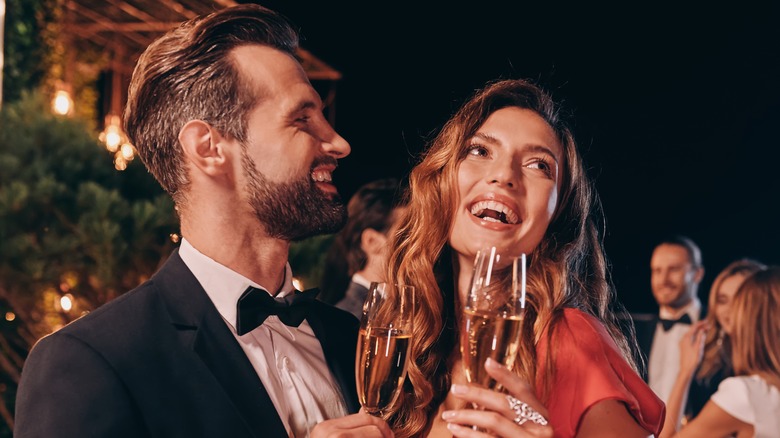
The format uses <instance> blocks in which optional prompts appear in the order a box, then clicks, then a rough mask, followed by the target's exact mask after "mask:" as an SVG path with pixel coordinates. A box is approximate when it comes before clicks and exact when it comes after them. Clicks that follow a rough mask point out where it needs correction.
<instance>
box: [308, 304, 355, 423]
mask: <svg viewBox="0 0 780 438" xmlns="http://www.w3.org/2000/svg"><path fill="white" fill-rule="evenodd" d="M306 320H307V321H308V322H309V325H310V326H311V328H312V330H313V331H314V335H315V336H317V339H319V341H320V345H321V346H322V351H323V353H324V354H325V361H326V362H327V363H328V367H329V368H330V370H331V373H332V374H333V378H334V379H335V380H336V383H338V385H339V389H341V394H342V396H343V397H344V402H345V403H346V405H347V411H348V412H349V413H355V412H357V411H358V410H359V409H360V403H359V402H358V398H357V389H356V385H355V351H356V347H357V333H358V325H359V324H358V321H357V319H356V318H355V317H354V316H353V315H351V314H348V313H347V312H344V311H342V310H339V309H336V308H334V307H332V306H330V305H328V304H325V303H323V302H320V301H315V302H314V303H313V308H312V311H311V312H309V315H308V316H307V318H306Z"/></svg>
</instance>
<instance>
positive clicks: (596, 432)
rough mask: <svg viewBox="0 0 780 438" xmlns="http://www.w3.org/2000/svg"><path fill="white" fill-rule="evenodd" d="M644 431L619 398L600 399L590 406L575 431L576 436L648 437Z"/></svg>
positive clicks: (650, 434) (647, 433)
mask: <svg viewBox="0 0 780 438" xmlns="http://www.w3.org/2000/svg"><path fill="white" fill-rule="evenodd" d="M650 436H653V434H652V433H650V432H648V431H646V430H645V429H643V428H642V426H640V425H639V423H637V421H636V419H634V417H633V416H632V415H631V414H630V413H629V412H628V408H627V407H626V405H625V404H624V403H623V402H621V401H620V400H614V399H609V400H602V401H600V402H598V403H595V404H594V405H593V406H591V407H590V408H589V409H588V410H587V411H586V412H585V415H583V416H582V419H581V420H580V427H579V428H578V431H577V437H578V438H587V437H600V438H610V437H615V438H618V437H620V438H624V437H625V438H633V437H637V438H638V437H642V438H644V437H650Z"/></svg>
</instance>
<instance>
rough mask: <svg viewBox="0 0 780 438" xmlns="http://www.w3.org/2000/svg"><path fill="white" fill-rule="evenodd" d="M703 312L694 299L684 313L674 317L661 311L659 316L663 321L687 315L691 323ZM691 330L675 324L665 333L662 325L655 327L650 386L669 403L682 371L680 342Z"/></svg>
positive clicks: (685, 326) (698, 302)
mask: <svg viewBox="0 0 780 438" xmlns="http://www.w3.org/2000/svg"><path fill="white" fill-rule="evenodd" d="M700 312H701V302H700V301H699V299H698V298H694V299H693V301H691V304H689V305H688V307H686V308H685V310H683V311H682V312H679V313H678V314H676V315H672V314H670V313H669V312H664V311H661V312H660V313H659V316H660V317H661V318H662V319H676V318H679V317H681V316H682V315H683V314H685V313H687V314H688V316H690V317H691V321H693V322H696V321H698V320H699V313H700ZM690 328H691V326H690V325H688V324H675V325H674V326H672V328H670V329H669V331H664V329H663V327H662V326H661V324H660V323H659V324H657V325H656V327H655V335H654V336H653V345H652V347H651V348H650V358H649V359H648V362H649V364H648V367H647V374H648V382H647V383H648V385H650V388H651V389H652V390H653V391H654V392H655V393H656V395H658V397H659V398H660V399H661V400H663V401H664V403H668V402H669V395H670V394H671V393H672V386H674V381H675V380H676V379H677V374H678V373H679V371H680V340H681V339H682V337H683V336H684V335H685V333H687V332H688V330H689V329H690Z"/></svg>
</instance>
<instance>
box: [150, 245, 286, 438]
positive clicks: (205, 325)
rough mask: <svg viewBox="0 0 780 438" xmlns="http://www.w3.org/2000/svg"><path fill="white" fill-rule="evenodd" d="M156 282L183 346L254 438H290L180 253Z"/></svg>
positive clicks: (163, 270) (232, 338)
mask: <svg viewBox="0 0 780 438" xmlns="http://www.w3.org/2000/svg"><path fill="white" fill-rule="evenodd" d="M153 281H154V282H155V283H157V284H159V290H160V292H161V294H162V295H163V297H164V300H165V303H166V306H167V308H168V312H169V313H170V316H171V323H172V324H173V326H174V327H175V328H176V330H177V332H178V334H179V339H180V341H181V343H182V345H184V346H185V347H186V348H189V349H192V350H193V351H194V352H195V353H197V355H198V357H200V359H201V361H202V362H203V364H204V365H206V367H207V368H208V369H209V370H210V371H211V373H212V374H213V376H214V378H215V379H216V380H217V381H218V382H219V384H220V385H221V386H222V388H223V390H224V391H225V393H226V394H227V396H228V397H229V399H230V400H231V401H232V403H233V405H234V407H235V409H236V410H237V411H238V412H239V413H240V416H241V417H242V418H243V420H244V422H245V423H246V427H247V429H249V430H250V431H252V433H253V434H254V435H255V436H256V437H269V436H271V437H274V436H279V437H282V436H283V437H286V436H287V431H286V429H285V428H284V424H283V423H282V421H281V419H280V418H279V415H278V413H277V412H276V408H275V407H274V405H273V402H272V401H271V398H270V397H269V395H268V392H267V391H266V389H265V387H264V386H263V384H262V382H261V381H260V378H259V377H258V376H257V372H256V371H255V370H254V368H253V367H252V364H251V363H250V362H249V359H248V358H247V357H246V354H245V353H244V351H243V350H242V349H241V346H239V344H238V342H236V339H235V337H234V336H233V334H232V333H231V332H230V329H229V328H228V327H227V325H226V324H225V322H224V321H223V320H222V317H221V316H220V315H219V312H218V311H217V309H216V308H215V307H214V304H213V303H212V302H211V300H210V299H209V297H208V295H207V294H206V291H204V290H203V288H202V287H201V285H200V283H198V281H197V279H196V278H195V276H194V275H192V272H190V270H189V269H188V268H187V266H186V265H185V264H184V262H183V261H182V260H181V257H179V255H178V250H176V251H175V252H174V253H173V254H172V255H171V257H170V258H169V260H168V261H167V262H166V264H165V265H164V266H163V268H162V269H160V271H159V272H158V273H157V274H155V276H154V278H153ZM206 415H208V413H206Z"/></svg>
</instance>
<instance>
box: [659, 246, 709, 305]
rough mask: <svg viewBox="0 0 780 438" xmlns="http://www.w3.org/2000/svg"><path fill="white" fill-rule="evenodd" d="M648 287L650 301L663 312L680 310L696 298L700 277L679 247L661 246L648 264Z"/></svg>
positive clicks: (685, 252)
mask: <svg viewBox="0 0 780 438" xmlns="http://www.w3.org/2000/svg"><path fill="white" fill-rule="evenodd" d="M650 272H651V274H650V283H651V286H652V289H653V297H655V300H656V302H657V303H658V305H659V306H661V307H662V308H664V307H666V308H669V309H671V310H677V309H681V308H682V307H684V306H686V305H688V303H690V302H691V300H692V299H693V297H694V296H695V295H696V289H697V287H698V284H699V281H701V277H702V274H703V270H702V268H696V267H694V266H693V263H692V261H691V259H690V257H689V256H688V251H687V250H686V249H685V247H683V246H680V245H671V244H661V245H659V246H657V247H656V248H655V250H654V251H653V257H652V258H651V260H650Z"/></svg>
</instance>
